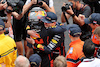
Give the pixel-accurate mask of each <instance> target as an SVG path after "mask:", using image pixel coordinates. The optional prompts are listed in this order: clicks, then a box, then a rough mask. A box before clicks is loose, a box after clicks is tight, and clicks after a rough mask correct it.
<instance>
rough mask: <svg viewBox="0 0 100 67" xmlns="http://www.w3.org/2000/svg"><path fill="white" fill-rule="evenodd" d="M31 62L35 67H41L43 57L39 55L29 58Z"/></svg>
mask: <svg viewBox="0 0 100 67" xmlns="http://www.w3.org/2000/svg"><path fill="white" fill-rule="evenodd" d="M29 61H30V64H31V65H35V67H39V65H40V63H41V61H42V59H41V57H40V56H39V55H38V54H32V55H31V56H30V57H29Z"/></svg>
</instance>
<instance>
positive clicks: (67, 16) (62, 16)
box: [61, 3, 70, 23]
mask: <svg viewBox="0 0 100 67" xmlns="http://www.w3.org/2000/svg"><path fill="white" fill-rule="evenodd" d="M65 5H66V3H63V6H65ZM65 16H66V18H67V19H69V18H70V15H69V14H67V13H66V12H65ZM61 22H62V23H64V22H66V20H65V17H64V14H63V12H62V14H61Z"/></svg>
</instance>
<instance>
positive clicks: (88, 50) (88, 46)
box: [83, 39, 95, 58]
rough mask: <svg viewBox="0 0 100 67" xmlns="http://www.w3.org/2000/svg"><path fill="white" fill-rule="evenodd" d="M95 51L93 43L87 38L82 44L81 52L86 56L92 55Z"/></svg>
mask: <svg viewBox="0 0 100 67" xmlns="http://www.w3.org/2000/svg"><path fill="white" fill-rule="evenodd" d="M94 52H95V45H94V43H93V42H92V40H91V39H87V40H86V41H85V43H84V45H83V53H84V55H85V56H86V58H91V57H93V55H94Z"/></svg>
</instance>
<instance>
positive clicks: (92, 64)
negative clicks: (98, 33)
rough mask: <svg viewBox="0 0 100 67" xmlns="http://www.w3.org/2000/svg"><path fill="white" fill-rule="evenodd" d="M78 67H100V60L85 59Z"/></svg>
mask: <svg viewBox="0 0 100 67" xmlns="http://www.w3.org/2000/svg"><path fill="white" fill-rule="evenodd" d="M78 67H100V59H98V58H92V59H84V60H83V61H82V62H81V63H80V64H79V65H78Z"/></svg>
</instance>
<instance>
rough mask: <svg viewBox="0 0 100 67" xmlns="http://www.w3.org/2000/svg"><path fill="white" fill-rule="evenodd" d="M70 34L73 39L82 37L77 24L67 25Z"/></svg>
mask: <svg viewBox="0 0 100 67" xmlns="http://www.w3.org/2000/svg"><path fill="white" fill-rule="evenodd" d="M67 30H68V33H69V34H70V35H71V36H73V37H78V36H80V35H81V29H80V27H79V26H78V25H77V24H69V25H67Z"/></svg>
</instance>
